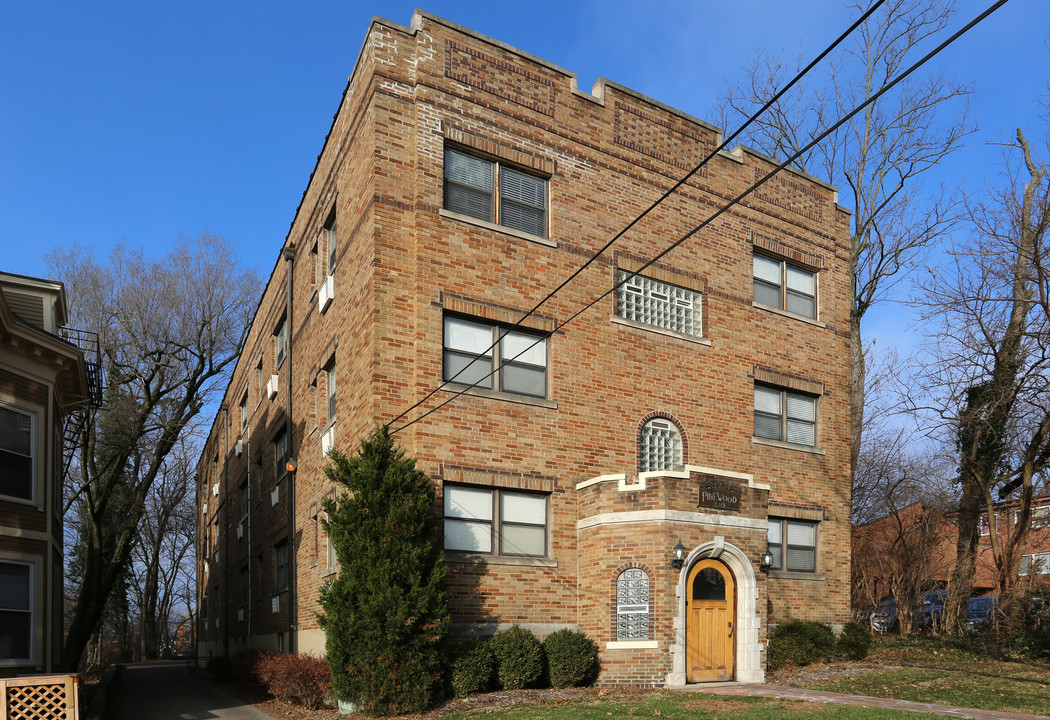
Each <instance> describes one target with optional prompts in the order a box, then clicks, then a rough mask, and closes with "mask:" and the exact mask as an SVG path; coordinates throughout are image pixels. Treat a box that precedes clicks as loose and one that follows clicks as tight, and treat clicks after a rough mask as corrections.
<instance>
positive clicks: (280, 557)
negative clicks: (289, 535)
mask: <svg viewBox="0 0 1050 720" xmlns="http://www.w3.org/2000/svg"><path fill="white" fill-rule="evenodd" d="M273 566H274V581H275V582H276V588H277V589H278V590H284V589H286V588H287V587H288V541H287V540H282V541H281V542H279V543H277V544H276V545H274V546H273Z"/></svg>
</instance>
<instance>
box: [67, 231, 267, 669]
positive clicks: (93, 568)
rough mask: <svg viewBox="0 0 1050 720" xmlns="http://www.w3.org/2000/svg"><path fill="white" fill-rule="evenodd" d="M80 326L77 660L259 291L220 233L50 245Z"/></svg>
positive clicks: (72, 655) (70, 645) (221, 378)
mask: <svg viewBox="0 0 1050 720" xmlns="http://www.w3.org/2000/svg"><path fill="white" fill-rule="evenodd" d="M49 260H50V263H51V265H52V272H53V273H55V277H61V278H62V279H63V280H64V281H65V283H66V286H67V289H68V291H69V299H70V304H71V308H70V315H71V320H72V321H73V324H74V325H75V326H77V327H81V328H85V329H89V330H93V331H95V332H97V333H98V334H99V339H100V343H101V350H102V364H103V366H104V368H105V372H106V390H105V395H104V403H103V407H101V408H99V409H98V410H96V411H95V412H93V413H92V414H91V415H90V416H89V418H88V422H87V423H86V426H85V428H84V429H83V431H82V432H81V434H80V437H79V439H78V448H77V455H78V457H77V461H76V463H75V465H74V467H75V469H76V476H75V477H71V478H69V480H68V482H69V483H70V485H71V486H72V487H74V488H75V490H74V492H73V493H72V498H71V506H70V510H71V512H72V514H73V515H74V516H75V518H76V526H77V527H78V528H79V530H80V536H79V538H78V541H79V543H80V545H81V550H80V552H81V553H82V563H83V570H82V572H83V574H82V576H81V578H80V592H79V595H78V597H77V600H76V603H75V606H74V608H73V611H72V619H71V621H70V624H69V628H68V632H67V635H66V643H65V646H64V648H63V652H62V659H61V665H62V667H63V668H65V669H66V670H70V671H72V670H75V669H76V668H77V666H78V665H79V663H80V660H81V657H82V656H83V653H84V649H85V646H86V645H87V643H88V640H89V638H90V637H91V634H92V632H94V630H95V628H96V627H97V626H98V623H99V619H100V618H101V616H102V613H103V609H104V608H105V604H106V600H107V598H108V597H109V595H110V593H111V591H112V590H113V587H114V585H115V584H116V582H117V581H118V579H119V578H120V577H121V574H122V573H124V572H125V571H126V569H127V568H128V567H129V563H130V562H131V558H132V549H133V547H134V544H135V541H136V538H137V534H138V530H139V523H140V521H141V519H142V517H143V515H144V513H145V512H146V501H147V499H148V498H149V496H150V492H151V489H152V488H153V484H154V482H155V481H156V479H157V477H158V476H159V474H160V473H161V470H162V468H163V467H164V464H165V460H166V459H167V458H168V456H169V454H170V453H171V451H172V448H174V447H175V445H176V443H177V441H178V439H179V437H180V435H181V434H182V433H183V431H184V430H185V428H186V427H187V425H188V424H189V423H190V422H191V421H192V420H193V418H194V417H195V416H196V415H197V414H198V413H199V412H200V410H201V408H202V407H204V406H205V405H206V404H207V403H208V402H209V401H210V400H211V399H212V398H213V396H214V394H215V393H217V392H221V390H222V387H223V386H224V384H225V377H226V375H227V374H228V372H229V370H230V369H231V368H232V364H233V362H234V361H235V360H236V358H237V356H238V354H239V353H240V350H241V347H242V345H243V343H244V339H245V337H246V334H247V328H248V323H249V320H250V318H251V314H252V311H253V310H254V308H255V305H256V303H257V300H258V295H259V287H260V285H259V281H258V279H257V277H256V275H255V274H254V272H250V271H247V270H246V269H245V268H244V267H242V266H241V265H239V264H238V262H237V260H236V258H235V256H234V253H233V251H232V249H231V247H230V246H229V244H228V243H226V242H225V241H224V240H223V239H222V238H220V237H217V236H215V235H209V234H203V235H200V236H199V237H197V238H195V239H192V240H190V239H180V242H179V244H178V247H177V248H176V249H175V250H173V251H172V252H171V253H169V254H168V255H167V256H166V257H164V258H163V259H159V260H155V259H150V258H147V257H146V256H145V255H144V254H143V253H142V252H135V251H132V250H129V249H128V248H126V247H124V246H121V247H118V248H117V249H116V250H115V251H114V252H113V254H112V256H111V258H110V261H109V262H108V263H100V262H97V261H96V260H95V259H94V258H93V257H92V256H91V255H90V253H86V252H84V251H82V250H80V249H78V248H73V249H71V250H57V251H55V252H53V253H52V254H51V255H50V257H49Z"/></svg>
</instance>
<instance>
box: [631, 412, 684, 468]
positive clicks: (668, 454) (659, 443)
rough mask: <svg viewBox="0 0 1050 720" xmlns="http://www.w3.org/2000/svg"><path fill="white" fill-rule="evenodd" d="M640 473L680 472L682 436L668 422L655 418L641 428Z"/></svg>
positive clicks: (673, 425)
mask: <svg viewBox="0 0 1050 720" xmlns="http://www.w3.org/2000/svg"><path fill="white" fill-rule="evenodd" d="M640 445H641V456H640V457H639V463H638V469H639V471H640V472H652V471H655V470H681V469H682V467H683V463H682V435H681V434H680V433H679V432H678V428H677V427H675V424H674V423H673V422H671V421H670V420H663V419H660V418H655V419H653V420H650V421H649V422H647V423H646V424H645V425H644V426H643V427H642V434H641V438H640Z"/></svg>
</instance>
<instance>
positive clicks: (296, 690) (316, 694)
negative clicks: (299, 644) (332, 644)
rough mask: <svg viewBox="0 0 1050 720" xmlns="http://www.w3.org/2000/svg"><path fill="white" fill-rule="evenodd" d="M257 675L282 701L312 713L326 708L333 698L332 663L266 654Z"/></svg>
mask: <svg viewBox="0 0 1050 720" xmlns="http://www.w3.org/2000/svg"><path fill="white" fill-rule="evenodd" d="M255 674H256V676H257V677H258V678H259V681H260V682H261V683H262V684H263V687H265V688H266V690H267V691H268V692H269V693H270V694H271V695H273V696H274V697H275V698H277V699H278V700H282V701H284V702H288V703H292V704H293V705H300V706H302V707H305V708H308V709H310V710H318V709H320V708H323V707H324V706H325V705H326V704H327V701H328V698H329V696H330V695H331V694H332V675H331V672H330V671H329V669H328V663H327V662H325V660H324V659H322V658H319V657H317V656H315V655H293V654H292V653H263V654H261V655H260V656H259V657H258V659H257V661H256V663H255Z"/></svg>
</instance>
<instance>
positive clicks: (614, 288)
mask: <svg viewBox="0 0 1050 720" xmlns="http://www.w3.org/2000/svg"><path fill="white" fill-rule="evenodd" d="M1006 2H1007V0H997V2H994V3H992V5H991V6H989V7H988V8H987V9H986V10H985V11H984V12H982V13H981V14H980V15H978V16H977V17H975V18H974V19H973V20H971V21H970V22H969V23H967V24H966V25H964V26H963V27H962V28H960V29H959V30H957V31H956V32H955V33H953V34H952V35H951V36H950V37H949V38H948V39H947V40H945V41H944V42H942V43H941V44H940V45H938V46H937V47H935V48H934V49H933V50H931V51H930V52H928V53H927V54H926V55H924V56H923V57H922V58H920V59H919V60H918V61H917V62H915V63H914V64H913V65H912V66H911V67H909V68H908V69H907V70H905V71H904V72H902V73H901V74H900V75H898V76H897V77H896V78H894V79H893V80H892V81H890V82H889V83H887V84H886V85H885V86H883V87H882V88H881V89H880V90H879V91H878V92H876V93H875V94H874V95H872V96H871V97H870V98H868V99H867V100H865V101H864V102H863V103H861V104H860V105H858V106H857V107H855V108H854V109H853V110H851V111H850V112H849V113H848V114H846V115H845V116H843V117H842V118H841V119H840V120H839V121H838V122H836V123H835V124H834V125H832V126H831V127H829V128H828V129H827V130H825V131H824V132H823V133H821V134H820V135H819V136H818V137H816V138H814V139H813V140H812V141H810V142H809V144H807V145H806V146H805V147H803V148H802V149H801V150H799V151H798V152H796V153H795V154H794V155H792V156H791V157H789V158H787V159H786V160H784V161H783V162H782V163H780V164H779V165H777V166H776V167H775V168H773V170H771V171H770V172H768V173H766V174H765V175H764V176H763V177H762V178H760V179H759V180H757V181H755V183H754V184H752V185H751V186H750V187H749V188H747V189H746V190H744V191H743V192H742V193H740V194H739V195H737V196H736V197H735V198H733V199H732V200H730V201H729V202H728V203H726V204H725V205H723V206H722V207H721V208H719V209H718V210H716V211H715V213H714V214H713V215H711V216H710V217H709V218H707V219H706V220H704V221H703V222H702V223H700V224H699V225H697V226H695V227H694V228H693V229H692V230H690V231H689V232H688V233H686V234H685V235H683V236H682V237H680V238H679V239H678V240H676V241H674V242H673V243H671V245H669V246H668V247H667V248H665V249H664V250H662V251H661V252H660V253H659V254H657V255H656V256H655V257H653V258H651V259H650V260H648V261H647V262H646V263H645V264H644V265H642V266H641V267H640V268H639V269H638V270H636V271H634V272H632V273H630V274H629V275H628V276H627V277H625V278H624V279H623V280H620V281H619V282H617V283H616V284H614V285H613V286H612V287H611V288H609V289H608V290H606V291H605V292H604V293H602V294H601V295H599V296H598V297H596V298H595V299H594V300H592V301H590V302H589V303H587V304H586V305H584V306H583V307H582V308H580V309H579V310H577V311H576V312H575V313H573V314H572V315H570V316H569V317H568V318H566V319H565V320H564V321H562V322H561V323H559V324H558V325H557V326H556V327H555V328H554V329H553V330H550V331H549V332H547V333H546V334H545V335H543V336H542V337H539V338H537V340H536V342H534V343H533V344H532V345H530V346H529V347H527V348H525V349H524V350H522V351H521V352H519V353H518V354H517V355H515V356H514V358H511V360H514V359H516V358H517V357H519V356H520V355H523V354H524V353H526V352H528V351H529V350H531V349H532V348H533V347H535V346H536V345H538V344H539V343H540V342H542V341H545V340H546V339H547V338H549V337H551V336H552V335H553V334H554V333H556V332H557V331H558V330H560V329H562V328H563V327H565V326H566V325H568V324H569V323H570V322H572V321H573V320H575V319H576V318H577V317H579V316H580V315H582V314H583V313H584V312H586V311H587V310H589V309H590V308H591V307H593V306H594V305H596V304H597V303H599V302H600V301H602V300H603V299H605V298H606V297H608V296H609V295H610V294H611V293H613V292H615V291H617V290H618V289H619V288H620V286H621V285H623V284H624V283H625V282H627V281H628V279H629V278H630V277H631V276H633V275H637V274H639V273H641V272H643V271H644V270H646V269H647V268H649V267H650V266H652V265H653V264H654V263H656V262H658V261H659V260H660V259H661V258H663V257H664V256H665V255H667V254H668V253H669V252H671V251H672V250H674V249H675V248H677V247H678V246H679V245H681V244H682V243H683V242H685V241H686V240H688V239H689V238H691V237H692V236H693V235H695V234H696V233H698V232H699V231H700V230H702V229H703V228H705V227H707V226H708V225H710V224H711V223H712V222H713V221H714V220H716V219H718V218H719V217H720V216H721V215H722V214H723V213H725V212H726V211H727V210H729V209H730V208H732V207H734V206H735V205H737V204H739V203H740V202H741V201H742V200H743V199H744V198H746V197H747V196H748V195H750V194H751V193H752V192H754V191H755V190H756V189H758V188H759V187H761V186H762V185H764V184H765V183H766V182H767V181H768V180H769V179H770V178H772V177H773V176H774V175H776V174H777V173H778V172H780V171H781V170H783V169H784V168H785V167H787V166H788V165H789V164H791V163H792V162H794V161H795V160H797V159H798V158H799V157H801V156H802V155H804V154H805V153H807V152H809V151H810V150H811V149H812V148H813V147H815V146H816V145H817V143H819V142H821V141H823V140H824V139H825V138H827V137H828V136H829V135H831V134H832V133H833V132H835V131H836V130H838V129H839V128H840V127H841V126H842V125H844V124H845V123H847V122H848V121H849V120H851V119H852V118H853V117H854V116H855V115H856V114H857V113H859V112H860V111H861V110H863V109H865V108H866V107H868V106H869V105H871V104H872V103H874V102H875V101H876V100H878V99H879V98H880V97H882V96H883V95H884V94H886V93H887V92H889V91H890V90H892V89H893V88H894V87H896V86H897V85H898V84H899V83H900V82H902V81H903V80H905V79H906V78H907V77H908V76H910V75H911V74H912V73H913V72H915V71H916V70H918V69H919V68H920V67H922V66H923V65H925V64H926V63H927V62H929V61H930V60H931V59H932V58H934V57H935V56H937V55H938V54H940V53H941V52H942V51H943V50H944V49H945V48H947V47H948V46H949V45H951V44H952V43H953V42H955V41H956V40H958V39H959V38H960V37H961V36H962V35H964V34H965V33H967V32H968V31H970V30H971V29H972V28H973V27H974V26H976V25H977V24H978V23H980V22H981V21H983V20H984V19H985V18H987V17H988V16H989V15H991V14H992V13H993V12H995V11H996V10H998V9H999V8H1000V7H1002V6H1003V5H1005V4H1006ZM767 105H768V103H767ZM705 162H706V161H705ZM584 267H586V266H584ZM581 270H582V268H581ZM577 274H578V273H577ZM560 287H561V286H559V289H560ZM545 299H546V298H545ZM497 342H498V341H497ZM492 347H495V343H493V345H492ZM490 350H491V347H490ZM468 367H469V366H468ZM464 369H466V368H464ZM494 373H495V369H493V371H492V372H490V373H489V375H487V376H485V377H483V378H480V379H479V380H477V381H475V382H474V383H472V384H471V385H469V386H467V387H466V388H463V389H461V390H458V391H456V393H455V394H454V395H452V396H451V397H449V398H447V399H446V400H444V401H442V402H441V403H439V404H437V405H435V406H434V407H433V408H431V409H430V410H428V411H427V412H425V413H423V414H422V415H420V416H419V417H417V418H415V419H414V420H411V421H410V422H407V423H405V424H404V425H402V426H401V427H399V428H397V429H395V430H392V431H391V432H390V434H391V435H393V434H395V433H398V432H400V431H401V430H404V429H406V428H408V427H410V426H412V425H414V424H415V423H417V422H419V421H420V420H422V419H423V418H425V417H427V416H428V415H430V414H431V413H434V412H436V411H437V410H440V409H441V408H442V407H444V406H445V405H447V404H448V403H450V402H452V401H453V400H455V399H456V398H458V397H459V396H460V395H462V394H463V393H465V392H466V391H467V390H469V389H471V388H473V387H474V386H475V385H477V383H478V382H480V381H481V380H484V379H485V378H486V377H490V376H491V375H492V374H494ZM447 382H449V381H446V383H447ZM444 384H445V383H443V384H442V385H440V386H438V388H436V389H435V390H434V391H431V393H430V394H429V395H427V397H426V398H424V399H423V400H421V401H420V402H419V403H416V404H415V405H413V406H412V407H411V408H409V409H408V410H406V411H405V412H404V413H402V414H401V415H399V416H398V417H397V418H395V419H394V421H396V420H398V419H400V418H401V417H403V416H404V415H406V414H407V413H408V412H411V410H412V409H414V408H415V407H418V406H419V405H420V404H421V403H422V402H424V401H425V400H426V399H427V398H429V397H431V396H432V395H433V394H434V393H435V392H437V390H438V389H440V388H441V387H443V385H444ZM394 421H392V422H394Z"/></svg>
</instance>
